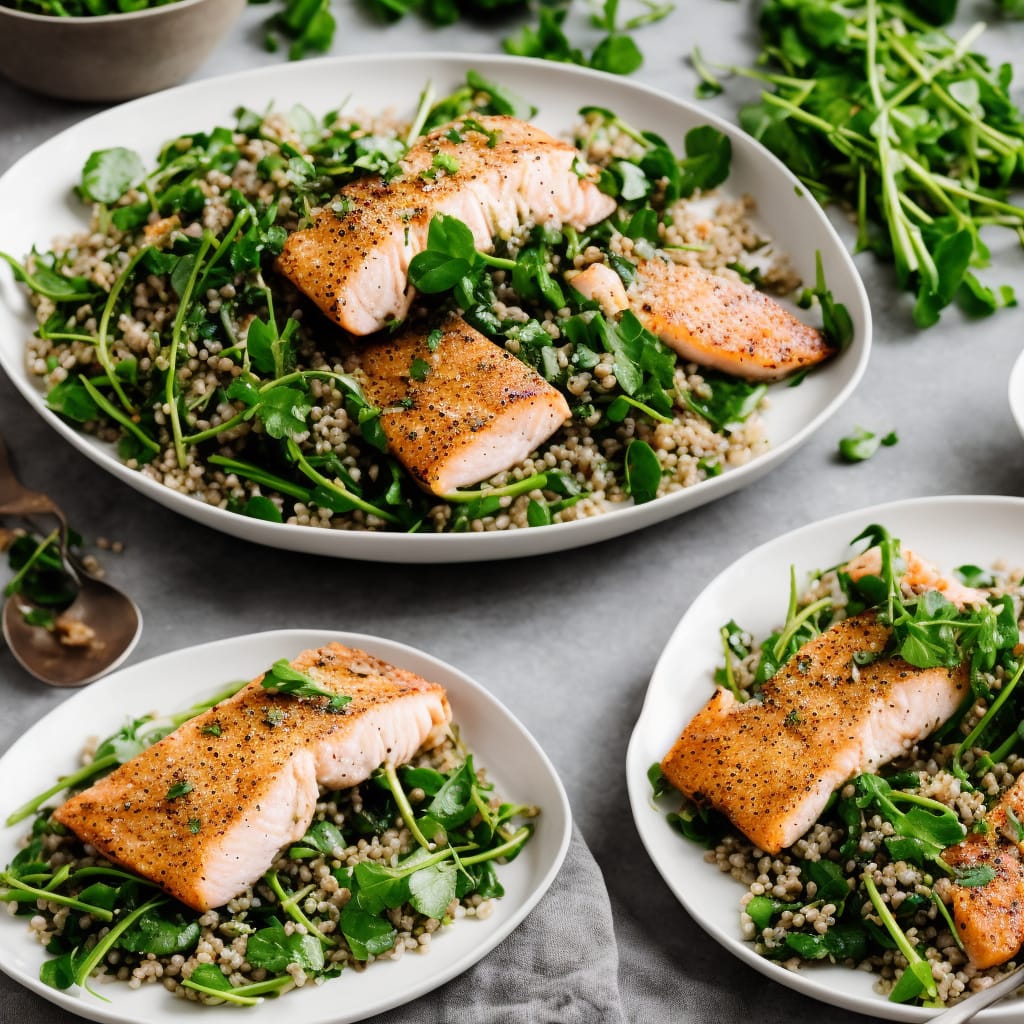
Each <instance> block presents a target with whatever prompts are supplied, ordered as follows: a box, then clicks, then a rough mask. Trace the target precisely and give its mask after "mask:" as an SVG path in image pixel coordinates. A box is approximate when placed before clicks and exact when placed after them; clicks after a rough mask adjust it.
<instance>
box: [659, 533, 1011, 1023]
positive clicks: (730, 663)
mask: <svg viewBox="0 0 1024 1024" xmlns="http://www.w3.org/2000/svg"><path fill="white" fill-rule="evenodd" d="M861 539H866V540H868V541H869V542H870V543H874V544H877V545H878V546H879V548H880V552H881V569H880V571H879V572H878V574H868V575H865V576H863V577H861V578H860V579H858V580H856V581H854V580H852V579H851V577H850V574H848V573H847V572H845V570H844V567H843V566H839V567H837V568H833V569H830V570H828V571H824V572H818V573H815V574H814V575H813V576H812V577H811V579H810V582H809V585H808V587H807V588H806V589H804V590H802V591H801V590H800V588H798V586H797V582H796V573H795V570H794V572H793V574H792V582H791V595H790V603H789V609H788V612H787V615H786V618H785V622H784V623H783V624H782V625H781V626H780V627H779V629H777V630H776V631H775V632H773V633H772V634H771V635H770V636H768V637H765V638H762V639H755V638H754V637H752V636H751V635H750V633H748V632H747V631H745V630H744V629H743V628H742V627H741V626H740V625H738V624H737V623H736V622H734V621H730V622H728V623H726V624H724V625H723V626H722V628H721V634H720V642H721V645H722V650H723V653H724V662H723V664H722V665H721V667H720V668H719V669H717V670H716V672H715V683H716V685H718V686H720V687H724V688H727V689H728V690H729V691H731V692H732V694H733V695H734V696H735V697H736V698H737V699H738V700H739V701H741V702H746V701H749V700H751V699H756V698H757V697H758V694H759V692H760V689H761V687H762V685H763V684H764V683H765V682H766V681H767V680H769V679H771V678H772V677H773V676H774V675H775V674H776V673H777V672H778V671H779V669H780V668H781V667H782V666H783V665H785V664H786V663H787V662H789V661H790V659H792V658H793V657H794V656H796V655H797V652H798V651H799V650H800V649H801V647H803V645H804V644H805V643H807V642H808V641H810V640H813V639H814V638H815V637H817V636H819V635H820V634H821V633H822V632H824V631H825V630H827V629H828V628H829V627H830V626H832V625H833V624H835V623H837V622H839V621H840V620H842V619H844V618H846V617H848V616H853V615H856V614H859V613H861V612H864V611H869V610H872V609H874V610H875V611H876V612H877V615H878V617H879V620H880V622H882V623H883V624H884V625H887V626H890V627H891V639H890V641H889V645H888V647H887V648H886V649H885V650H884V651H883V652H878V653H875V654H871V655H868V654H867V652H864V657H863V660H862V661H861V662H859V664H867V663H868V660H869V659H872V660H873V659H874V658H878V657H887V656H889V655H890V654H898V655H899V656H900V657H902V658H903V660H904V661H906V662H908V663H909V664H910V665H911V666H914V667H916V668H920V669H927V668H938V667H943V668H946V669H953V668H955V667H957V666H961V665H967V666H968V670H969V680H970V683H969V692H968V693H967V695H966V697H965V699H964V700H963V702H962V704H961V706H960V708H959V710H958V711H957V712H956V714H955V715H954V716H953V717H952V718H951V719H949V720H948V721H947V722H945V724H943V725H941V726H939V728H938V729H936V730H935V731H934V732H933V733H932V735H930V736H929V737H927V738H926V739H924V740H923V741H921V742H919V743H916V744H913V745H912V746H910V747H909V749H907V750H906V751H905V754H904V756H902V757H900V758H899V759H897V760H896V761H893V762H891V763H889V764H888V765H886V766H885V767H883V768H881V769H880V770H879V772H878V773H877V774H874V773H864V774H860V775H857V776H856V777H854V778H851V779H849V780H848V781H847V782H846V784H845V785H843V786H842V787H841V788H840V789H839V790H837V791H836V792H835V793H834V794H833V795H832V798H831V799H830V801H829V803H828V804H827V806H826V809H825V811H824V813H822V815H821V816H820V818H819V819H818V821H817V822H816V823H815V824H814V825H813V826H812V827H811V828H810V830H809V831H808V832H807V833H806V834H805V835H804V836H803V837H802V838H801V839H799V840H798V841H797V842H795V843H794V844H793V845H792V846H791V847H789V848H788V849H783V850H782V851H781V852H780V853H778V854H776V855H771V854H767V853H765V852H764V851H762V850H760V849H758V848H757V847H756V846H755V845H754V844H753V843H752V842H751V841H750V840H749V839H747V838H746V837H745V836H743V835H742V834H741V833H740V832H739V831H737V830H736V829H735V828H734V827H733V826H731V824H730V823H729V821H728V820H727V819H726V818H725V817H724V816H723V815H721V814H719V813H717V812H716V811H714V810H712V809H710V808H708V807H701V806H698V805H697V804H696V803H694V802H693V801H691V800H690V799H688V798H685V797H682V794H680V793H679V792H678V791H676V790H675V789H674V788H673V787H672V786H671V785H670V784H669V782H668V780H667V779H666V778H665V776H664V775H663V774H662V771H661V767H660V766H659V765H654V766H653V767H652V768H651V771H650V780H651V783H652V785H653V787H654V792H655V795H656V797H658V798H659V799H664V800H665V801H666V802H668V803H670V804H671V805H672V809H671V810H670V811H669V812H668V814H667V818H668V822H669V823H670V825H671V826H672V827H673V828H675V829H676V830H677V831H678V832H679V833H680V834H681V835H682V836H683V837H685V838H686V839H688V840H690V841H693V842H696V843H699V844H701V845H704V846H705V847H706V848H707V852H706V853H705V860H706V861H707V862H708V863H709V864H711V865H715V866H716V867H718V868H719V870H721V871H722V872H724V873H726V874H729V875H730V876H731V877H732V878H734V879H735V880H736V881H737V882H738V883H740V884H741V885H742V886H743V887H745V890H746V891H745V892H744V893H743V895H742V897H741V898H739V900H738V908H737V909H738V920H737V923H738V927H739V929H740V930H741V932H742V935H743V937H744V938H745V939H746V940H748V941H749V942H751V943H752V944H753V946H754V948H755V949H756V951H757V952H758V953H759V954H761V955H762V956H764V957H766V958H768V959H770V960H774V961H776V962H778V963H779V964H781V965H782V966H785V967H787V968H790V969H794V970H795V969H798V968H800V967H801V966H803V965H806V964H808V963H812V962H815V961H827V962H832V963H838V964H842V965H846V966H849V967H851V968H856V969H858V970H866V971H869V972H871V973H873V974H875V975H877V980H876V982H875V988H876V989H877V990H878V991H879V992H880V993H883V994H885V995H886V996H887V997H888V998H889V999H890V1000H893V1001H895V1002H902V1003H917V1004H920V1005H925V1006H943V1005H946V1004H948V1003H952V1002H955V1001H957V1000H958V999H959V998H961V997H962V996H966V995H968V994H970V993H971V992H973V991H976V990H978V989H981V988H985V987H987V986H988V985H990V984H991V983H992V982H993V981H995V980H997V979H998V978H999V977H1001V976H1003V975H1004V974H1006V973H1008V972H1009V971H1011V970H1012V969H1013V968H1014V966H1015V964H1016V963H1019V954H1018V956H1017V958H1016V959H1011V960H1009V961H1008V962H1006V963H1004V964H1002V965H1001V966H998V967H993V968H989V969H987V970H980V969H978V968H977V967H975V966H974V965H973V964H972V963H970V962H969V960H968V958H967V956H966V955H965V952H964V948H963V945H962V943H961V941H960V939H959V937H958V929H957V926H956V924H955V923H954V920H953V917H952V911H951V909H950V904H951V899H952V890H953V888H954V886H959V887H972V886H979V885H984V884H987V883H988V882H989V881H991V880H992V878H993V872H992V869H991V867H989V866H988V865H984V864H983V865H980V866H974V867H971V868H964V867H959V866H954V864H951V863H949V862H948V861H947V860H946V859H944V858H943V856H942V854H943V852H944V851H945V850H948V849H949V848H950V847H954V846H956V845H957V844H959V843H960V842H961V841H962V840H963V839H964V837H965V836H970V835H972V834H984V833H985V832H986V831H987V829H988V828H989V826H988V823H987V822H986V820H985V816H986V812H987V811H988V810H989V809H990V808H991V807H992V805H993V804H994V803H995V802H996V801H997V799H998V798H999V797H1000V795H1001V794H1004V793H1005V792H1006V791H1007V790H1008V789H1009V788H1010V787H1011V786H1013V784H1014V782H1015V781H1016V780H1017V779H1019V778H1020V777H1021V776H1022V774H1024V749H1022V748H1021V736H1022V728H1021V723H1022V721H1024V695H1022V692H1021V690H1020V689H1019V684H1020V680H1021V676H1022V673H1024V659H1022V657H1021V655H1022V650H1024V648H1022V645H1021V634H1020V621H1019V620H1020V617H1021V603H1022V597H1024V585H1022V576H1021V571H1020V569H1011V568H1010V567H1008V566H1005V565H1003V566H1000V567H997V568H994V569H991V570H988V569H983V568H980V567H978V566H975V565H964V566H960V567H959V568H958V569H957V570H956V573H955V577H956V579H958V580H959V581H962V583H963V584H964V585H965V586H968V587H973V588H980V590H981V591H982V592H983V593H984V594H985V595H986V596H987V599H986V600H984V601H983V602H981V603H977V604H967V605H963V606H958V605H957V604H954V603H953V602H952V601H951V600H949V599H948V598H947V597H945V596H944V595H943V594H942V593H941V592H940V591H939V590H937V589H927V590H924V591H923V592H913V591H911V590H909V589H907V588H906V587H904V586H903V585H902V584H903V580H904V573H905V571H906V567H905V564H904V562H903V561H902V560H901V554H900V543H899V541H898V540H897V539H895V538H893V537H891V536H890V535H889V533H888V532H887V531H886V530H885V529H884V528H883V527H881V526H878V525H874V526H870V527H868V528H867V529H866V530H865V531H864V533H863V534H861V536H860V537H858V538H857V540H861ZM918 589H920V588H918ZM857 657H858V656H857V655H856V654H855V655H854V662H855V663H858V662H857ZM798 667H799V666H798ZM853 673H854V678H855V677H856V669H853ZM954 863H955V862H954Z"/></svg>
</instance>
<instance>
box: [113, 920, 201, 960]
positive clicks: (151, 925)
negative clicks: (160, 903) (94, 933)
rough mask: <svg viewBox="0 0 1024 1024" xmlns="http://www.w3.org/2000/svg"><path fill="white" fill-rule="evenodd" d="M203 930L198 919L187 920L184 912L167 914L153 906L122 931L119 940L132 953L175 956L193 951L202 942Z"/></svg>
mask: <svg viewBox="0 0 1024 1024" xmlns="http://www.w3.org/2000/svg"><path fill="white" fill-rule="evenodd" d="M200 931H201V929H200V927H199V922H198V921H195V920H192V921H186V920H185V919H184V918H183V917H182V916H181V915H177V916H176V917H173V918H172V917H163V916H161V915H160V914H158V913H157V912H156V911H155V910H150V911H147V912H146V913H145V914H143V915H142V917H139V918H137V919H136V920H135V921H133V922H132V923H131V925H129V926H128V927H127V928H126V929H125V930H124V931H123V932H122V933H121V936H120V937H119V938H118V940H117V944H118V945H119V946H120V947H121V948H122V949H127V950H130V951H131V952H132V953H153V954H155V955H156V956H173V955H174V954H176V953H191V952H192V950H193V949H195V948H196V946H197V945H198V943H199V934H200Z"/></svg>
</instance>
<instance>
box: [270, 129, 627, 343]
mask: <svg viewBox="0 0 1024 1024" xmlns="http://www.w3.org/2000/svg"><path fill="white" fill-rule="evenodd" d="M474 123H475V124H477V125H479V126H480V127H482V128H483V129H484V130H483V131H480V130H478V129H477V128H475V127H471V125H473V124H474ZM578 157H579V152H578V151H577V150H576V148H575V147H574V146H572V145H570V144H569V143H567V142H562V141H560V140H558V139H555V138H552V137H551V136H550V135H548V134H547V133H546V132H543V131H541V130H540V129H539V128H537V127H535V126H534V125H531V124H527V123H526V122H525V121H520V120H517V119H516V118H512V117H499V116H481V117H479V118H476V119H469V120H467V119H459V120H456V121H453V122H451V123H450V124H446V125H442V126H441V127H439V128H437V129H435V130H434V131H432V132H431V133H430V134H429V135H426V136H424V137H423V138H422V139H420V140H419V141H418V142H417V143H416V144H415V145H413V146H412V147H411V148H410V149H409V151H408V153H407V154H406V155H405V157H404V158H403V160H402V161H401V163H400V166H401V168H402V171H403V173H402V174H401V175H399V176H398V177H396V178H393V179H392V180H391V181H385V180H384V179H383V178H379V177H374V178H364V179H362V180H359V181H355V182H352V183H351V184H349V185H346V186H345V187H344V188H343V189H342V190H341V193H340V195H339V196H338V197H337V199H336V200H335V201H333V202H331V203H329V204H328V205H327V207H326V208H324V209H323V210H322V211H321V212H319V213H318V214H317V215H316V216H315V217H314V219H313V222H312V224H311V225H310V226H309V227H308V228H305V229H303V230H301V231H296V232H294V233H293V234H292V235H290V236H289V237H288V239H287V241H286V242H285V246H284V250H283V251H282V253H281V255H280V257H279V258H278V261H277V268H278V270H279V271H280V272H281V273H282V274H284V276H285V277H287V278H289V279H290V280H291V281H292V283H293V284H295V285H296V287H298V288H299V289H300V290H301V291H303V292H305V294H306V295H308V296H309V297H310V298H311V299H312V300H313V301H314V302H315V303H316V304H317V305H318V306H319V307H320V309H321V310H323V312H324V313H325V314H326V315H327V316H328V317H330V318H331V319H332V320H334V321H335V322H336V323H338V324H340V325H341V326H342V327H344V328H345V329H346V330H348V331H350V332H351V333H352V334H356V335H366V334H372V333H374V332H375V331H379V330H381V329H382V328H384V327H386V326H387V325H388V324H389V323H390V322H392V321H394V320H401V319H404V317H405V315H406V314H407V313H408V311H409V306H410V304H411V301H412V295H413V289H412V288H411V287H410V285H409V283H408V269H409V264H410V262H411V261H412V258H413V256H415V255H416V254H417V253H418V252H421V251H422V250H423V249H425V248H426V244H427V230H428V227H429V225H430V220H431V218H432V217H433V216H434V215H435V214H438V213H440V214H445V215H449V216H455V217H458V218H459V219H460V220H462V221H463V222H464V223H465V224H466V225H467V226H468V227H469V229H470V231H472V233H473V238H474V241H475V243H476V246H477V248H478V249H481V250H484V251H490V250H491V249H493V247H494V238H495V236H503V237H508V236H510V235H511V234H512V233H513V232H514V231H515V230H516V228H517V227H518V226H519V224H520V223H523V222H526V221H533V222H536V223H538V224H545V223H551V224H571V225H572V226H573V227H575V228H577V229H579V230H582V229H583V228H585V227H588V226H589V225H591V224H594V223H596V222H597V221H599V220H603V219H604V218H605V217H607V216H608V215H609V214H610V213H611V212H612V211H613V210H614V209H615V200H614V199H612V198H611V197H610V196H606V195H604V194H603V193H602V192H600V191H599V190H598V188H597V186H596V185H595V184H594V182H593V181H591V180H589V179H587V178H580V177H579V175H578V174H577V173H576V165H577V160H578ZM435 158H440V159H441V160H442V162H441V163H440V164H439V163H437V162H436V161H435ZM446 167H447V168H453V169H451V170H448V169H446Z"/></svg>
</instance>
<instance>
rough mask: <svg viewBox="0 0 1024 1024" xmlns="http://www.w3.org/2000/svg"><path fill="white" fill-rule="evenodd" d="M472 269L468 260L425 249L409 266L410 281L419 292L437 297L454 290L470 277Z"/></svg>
mask: <svg viewBox="0 0 1024 1024" xmlns="http://www.w3.org/2000/svg"><path fill="white" fill-rule="evenodd" d="M471 269H472V266H471V264H470V262H469V261H468V260H466V259H461V258H457V257H452V256H451V255H449V254H448V253H447V252H441V251H438V250H434V249H424V250H423V252H419V253H417V254H416V255H415V256H414V257H413V258H412V262H411V263H410V264H409V281H410V283H411V284H412V286H413V287H414V288H416V289H418V290H419V291H421V292H424V293H425V294H427V295H436V294H437V293H439V292H445V291H448V290H449V289H450V288H454V287H455V285H457V284H458V283H459V282H460V281H461V280H462V279H463V278H464V277H467V276H468V275H469V272H470V270H471Z"/></svg>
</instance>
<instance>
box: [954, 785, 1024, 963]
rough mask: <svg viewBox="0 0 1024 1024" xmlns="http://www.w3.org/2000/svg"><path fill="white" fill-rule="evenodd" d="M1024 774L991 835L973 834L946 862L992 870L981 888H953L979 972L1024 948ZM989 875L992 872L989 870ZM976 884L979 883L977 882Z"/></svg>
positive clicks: (959, 925)
mask: <svg viewBox="0 0 1024 1024" xmlns="http://www.w3.org/2000/svg"><path fill="white" fill-rule="evenodd" d="M1021 822H1024V776H1022V777H1021V778H1019V779H1018V780H1017V781H1016V782H1015V783H1014V784H1013V785H1012V786H1011V787H1010V788H1009V789H1008V790H1007V791H1006V792H1005V793H1004V794H1003V795H1002V797H1000V799H999V802H998V803H997V804H996V805H995V806H994V807H993V808H992V810H990V811H989V812H988V814H987V815H986V816H985V823H986V825H987V826H988V831H986V832H983V833H980V832H972V833H971V834H970V835H969V836H967V838H966V839H964V841H963V842H962V843H958V844H957V845H956V846H951V847H950V848H949V849H948V850H946V851H944V853H943V854H942V857H943V859H944V860H945V861H946V862H947V863H948V864H951V865H952V866H953V867H954V868H956V869H957V870H958V871H960V872H969V871H970V872H972V873H974V874H975V875H977V872H976V871H975V870H973V869H981V871H985V869H990V870H991V880H990V881H987V882H983V883H981V884H972V885H961V884H960V883H958V882H956V883H954V885H953V919H954V920H955V922H956V930H957V934H958V935H959V936H960V941H961V942H962V943H963V946H964V951H965V952H966V953H967V956H968V957H969V958H970V961H971V963H972V964H974V966H975V967H977V968H978V969H979V970H984V969H985V968H986V967H996V966H997V965H999V964H1004V963H1006V961H1007V960H1009V959H1011V958H1012V957H1014V956H1016V955H1017V953H1019V952H1020V949H1021V947H1022V946H1024V863H1022V857H1024V826H1022V825H1021ZM986 873H988V872H986ZM975 881H976V879H975Z"/></svg>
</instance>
